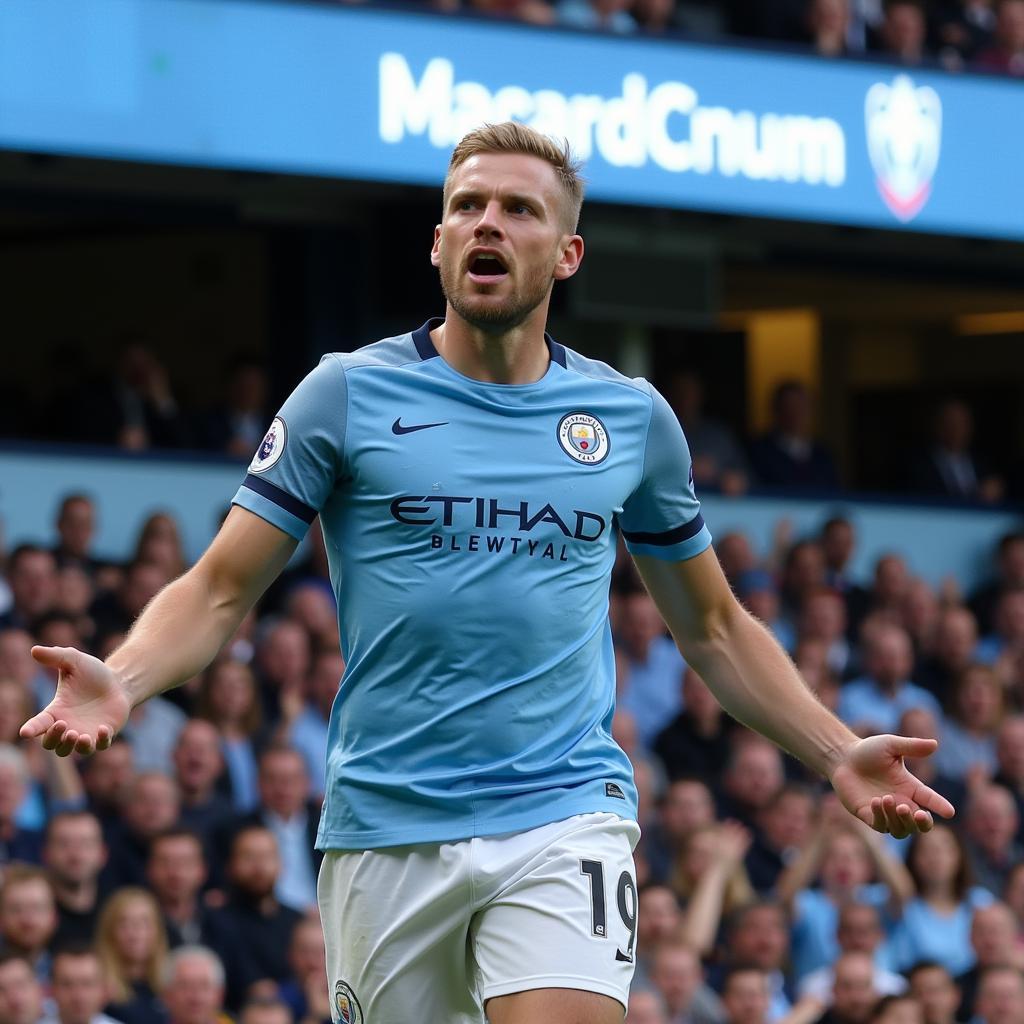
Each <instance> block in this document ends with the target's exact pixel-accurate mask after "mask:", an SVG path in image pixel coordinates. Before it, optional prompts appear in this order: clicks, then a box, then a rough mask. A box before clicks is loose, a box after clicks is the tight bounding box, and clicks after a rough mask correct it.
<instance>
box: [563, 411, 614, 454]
mask: <svg viewBox="0 0 1024 1024" xmlns="http://www.w3.org/2000/svg"><path fill="white" fill-rule="evenodd" d="M558 443H559V444H560V445H561V447H562V451H563V452H565V454H566V455H568V456H569V458H570V459H572V460H573V461H574V462H581V463H583V464H584V465H588V466H593V465H596V464H597V463H598V462H604V460H605V459H606V458H607V457H608V451H609V445H608V432H607V431H606V430H605V429H604V424H603V423H602V422H601V421H600V420H599V419H598V418H597V417H596V416H591V415H590V413H589V412H571V413H569V414H568V415H567V416H563V417H562V418H561V419H560V420H559V421H558Z"/></svg>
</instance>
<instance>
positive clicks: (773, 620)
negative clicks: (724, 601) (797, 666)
mask: <svg viewBox="0 0 1024 1024" xmlns="http://www.w3.org/2000/svg"><path fill="white" fill-rule="evenodd" d="M735 590H736V596H737V597H738V598H739V599H740V601H741V602H742V603H743V607H744V608H746V609H747V611H748V612H750V614H751V615H753V616H754V618H756V619H758V620H760V621H761V622H763V623H764V625H765V626H767V627H768V628H769V629H770V630H771V631H772V633H774V634H775V639H776V640H778V641H779V643H780V644H781V645H782V646H783V647H784V648H785V649H786V650H787V651H791V650H793V646H794V643H795V641H796V633H795V632H794V630H793V627H792V624H791V623H790V622H788V621H787V620H785V619H783V618H782V617H781V609H782V606H781V601H780V599H779V591H778V588H777V587H776V585H775V580H774V579H773V578H772V575H771V573H769V572H766V571H765V570H764V569H748V570H747V571H746V572H745V573H742V574H741V575H740V577H739V579H737V580H736V581H735Z"/></svg>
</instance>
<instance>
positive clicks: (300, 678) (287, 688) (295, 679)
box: [255, 618, 310, 724]
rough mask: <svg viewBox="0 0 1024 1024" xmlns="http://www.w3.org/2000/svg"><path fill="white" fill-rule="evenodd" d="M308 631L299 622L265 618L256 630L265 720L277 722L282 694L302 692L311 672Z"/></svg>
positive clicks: (257, 672) (257, 656)
mask: <svg viewBox="0 0 1024 1024" xmlns="http://www.w3.org/2000/svg"><path fill="white" fill-rule="evenodd" d="M309 666H310V644H309V634H308V633H307V632H306V631H305V630H304V629H303V628H302V626H300V625H299V624H298V623H297V622H290V621H289V620H287V619H278V618H271V619H265V620H264V621H263V622H262V623H261V625H260V628H259V630H258V632H257V636H256V653H255V668H256V678H257V679H258V680H259V684H260V696H261V697H262V699H263V720H264V722H267V723H268V724H269V723H273V722H277V720H278V719H279V718H280V715H281V695H282V694H283V693H288V692H302V688H303V686H304V684H305V682H306V677H307V676H308V675H309Z"/></svg>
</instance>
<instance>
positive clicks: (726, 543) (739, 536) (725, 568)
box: [715, 532, 757, 589]
mask: <svg viewBox="0 0 1024 1024" xmlns="http://www.w3.org/2000/svg"><path fill="white" fill-rule="evenodd" d="M715 554H716V555H718V561H719V563H720V564H721V566H722V572H724V573H725V578H726V579H727V580H728V581H729V583H730V585H731V586H732V587H733V589H735V588H736V586H737V584H738V583H739V580H740V578H741V577H742V576H743V574H744V573H748V572H751V571H752V570H754V569H756V568H757V559H756V558H755V557H754V550H753V548H752V547H751V546H750V541H749V540H748V538H747V536H746V534H743V533H737V532H733V533H726V534H723V535H722V536H721V537H719V538H718V542H717V543H716V544H715Z"/></svg>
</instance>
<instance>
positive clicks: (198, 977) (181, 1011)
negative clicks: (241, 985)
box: [161, 946, 230, 1024]
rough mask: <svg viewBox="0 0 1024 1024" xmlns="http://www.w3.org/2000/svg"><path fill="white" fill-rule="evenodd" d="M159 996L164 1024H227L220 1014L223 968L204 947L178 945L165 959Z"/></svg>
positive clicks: (225, 1018) (224, 1016) (218, 959)
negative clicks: (163, 1006) (162, 1003)
mask: <svg viewBox="0 0 1024 1024" xmlns="http://www.w3.org/2000/svg"><path fill="white" fill-rule="evenodd" d="M161 980H162V984H161V995H162V996H163V1002H164V1005H165V1006H166V1007H167V1022H168V1024H230V1018H229V1017H227V1016H226V1015H225V1014H224V987H225V986H224V982H225V978H224V966H223V964H222V963H221V962H220V958H219V957H218V956H217V954H216V953H214V952H213V950H211V949H207V948H206V947H205V946H180V947H179V948H178V949H176V950H174V951H173V952H172V953H171V954H170V955H169V956H168V958H167V965H166V967H165V968H164V971H163V977H162V979H161Z"/></svg>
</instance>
